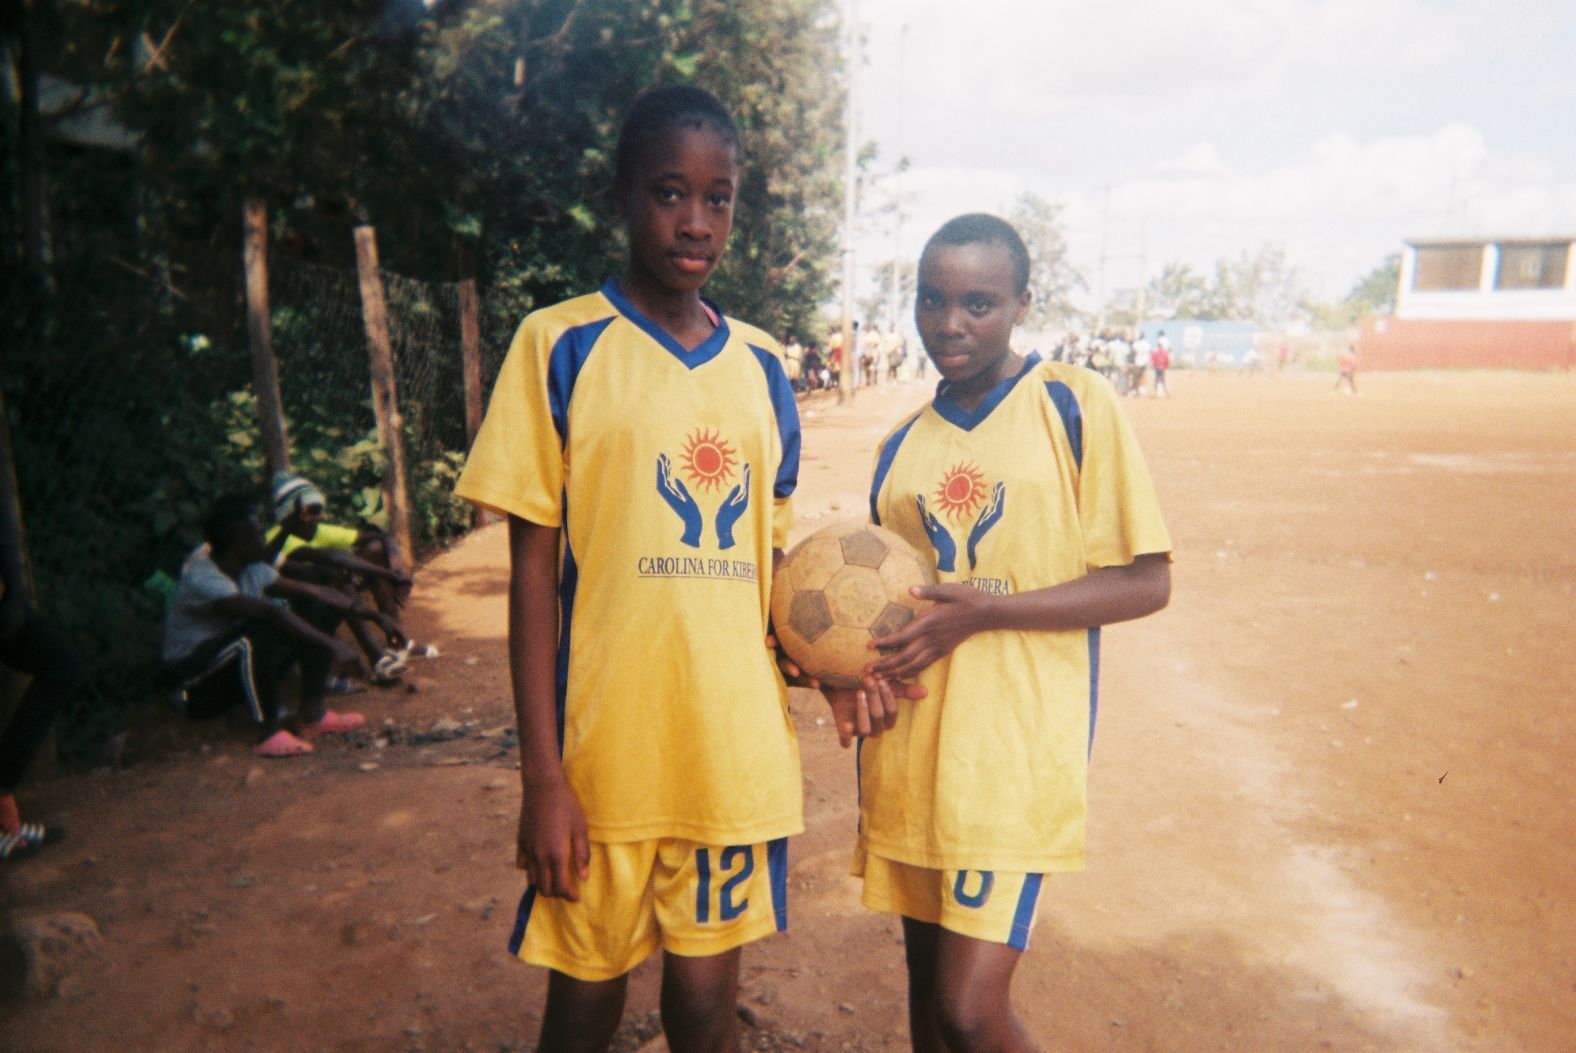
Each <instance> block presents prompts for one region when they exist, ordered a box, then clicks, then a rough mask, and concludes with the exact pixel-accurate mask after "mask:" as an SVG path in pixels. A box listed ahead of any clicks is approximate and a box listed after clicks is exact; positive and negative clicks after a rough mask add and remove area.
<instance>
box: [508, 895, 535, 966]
mask: <svg viewBox="0 0 1576 1053" xmlns="http://www.w3.org/2000/svg"><path fill="white" fill-rule="evenodd" d="M535 905H536V886H535V885H532V886H531V887H530V888H527V889H526V890H525V895H523V896H521V897H520V909H518V910H516V911H515V912H514V931H513V932H511V933H509V953H510V954H512V955H514V956H515V957H519V955H520V944H522V943H524V942H525V925H526V922H528V921H530V920H531V908H532V907H534V906H535Z"/></svg>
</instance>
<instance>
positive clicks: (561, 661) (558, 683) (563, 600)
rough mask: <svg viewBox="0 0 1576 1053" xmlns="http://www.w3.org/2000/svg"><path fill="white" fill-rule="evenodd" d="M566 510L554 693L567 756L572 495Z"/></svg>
mask: <svg viewBox="0 0 1576 1053" xmlns="http://www.w3.org/2000/svg"><path fill="white" fill-rule="evenodd" d="M562 502H563V509H564V513H563V515H564V518H563V523H564V530H563V531H562V532H561V533H562V536H563V539H564V561H563V567H562V569H561V570H560V571H559V577H558V662H557V667H556V668H557V672H556V673H555V675H554V678H553V679H554V685H553V687H554V693H555V695H556V696H557V698H556V707H555V708H556V709H557V715H558V755H559V756H560V757H562V756H563V755H564V720H565V713H564V711H565V709H566V708H567V706H568V699H569V640H570V637H571V636H573V634H574V626H575V621H574V617H575V586H577V585H578V584H579V583H580V565H579V564H578V563H576V562H575V552H574V549H573V548H571V547H570V545H569V529H568V527H569V495H568V494H567V493H565V494H564V496H563V498H562Z"/></svg>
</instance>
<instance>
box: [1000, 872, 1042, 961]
mask: <svg viewBox="0 0 1576 1053" xmlns="http://www.w3.org/2000/svg"><path fill="white" fill-rule="evenodd" d="M1044 877H1045V875H1044V874H1025V875H1024V876H1023V891H1022V892H1020V893H1018V909H1017V910H1016V911H1014V912H1013V915H1012V934H1011V935H1009V936H1008V937H1007V946H1009V947H1011V948H1013V949H1015V950H1019V951H1023V950H1027V949H1028V947H1029V927H1030V926H1031V925H1032V924H1034V904H1035V903H1036V902H1037V901H1038V900H1039V898H1040V881H1041V880H1042V879H1043V878H1044Z"/></svg>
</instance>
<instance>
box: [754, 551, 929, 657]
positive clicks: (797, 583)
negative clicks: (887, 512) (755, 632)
mask: <svg viewBox="0 0 1576 1053" xmlns="http://www.w3.org/2000/svg"><path fill="white" fill-rule="evenodd" d="M935 583H936V572H935V569H934V568H933V567H932V566H931V565H930V563H929V561H927V560H925V559H923V558H921V557H920V555H919V553H917V552H915V551H914V549H913V548H912V547H910V545H909V544H908V542H906V541H904V540H903V539H902V538H901V537H899V536H898V535H896V534H894V533H892V531H890V530H884V529H882V528H881V527H878V526H872V525H871V524H869V523H861V522H857V521H850V522H846V523H834V524H833V525H831V526H829V527H825V528H823V529H821V530H818V531H816V532H815V533H814V534H811V535H810V536H809V537H807V538H805V539H804V540H803V541H801V542H799V544H797V545H795V546H794V547H793V549H792V551H790V552H789V553H788V555H787V557H786V558H785V559H784V560H783V563H782V566H780V567H778V568H777V576H776V580H775V581H773V582H772V623H773V624H774V626H775V627H776V630H777V639H778V641H779V642H780V643H781V644H782V646H783V650H785V651H787V652H788V657H790V658H792V659H793V660H794V661H795V662H796V663H798V665H799V668H800V669H803V670H804V671H805V672H806V673H808V674H809V675H810V676H813V677H815V678H816V679H817V680H819V681H820V682H821V683H822V684H824V685H826V686H828V687H844V688H849V687H858V686H859V676H860V674H861V673H863V672H864V670H865V666H867V665H869V664H870V663H871V662H872V661H874V660H875V658H876V657H877V656H876V654H875V653H874V652H872V651H871V650H870V648H869V646H867V645H868V644H869V643H870V641H871V640H872V639H874V638H875V637H878V636H886V635H888V634H889V633H894V632H896V631H897V630H899V629H901V628H903V626H905V625H907V624H908V623H909V620H910V619H911V618H913V617H914V615H915V614H916V613H918V612H919V611H921V610H923V609H924V608H925V607H927V606H929V603H928V602H926V601H923V600H916V599H915V598H914V597H912V596H910V595H909V594H908V590H909V589H910V588H911V587H912V586H915V585H934V584H935Z"/></svg>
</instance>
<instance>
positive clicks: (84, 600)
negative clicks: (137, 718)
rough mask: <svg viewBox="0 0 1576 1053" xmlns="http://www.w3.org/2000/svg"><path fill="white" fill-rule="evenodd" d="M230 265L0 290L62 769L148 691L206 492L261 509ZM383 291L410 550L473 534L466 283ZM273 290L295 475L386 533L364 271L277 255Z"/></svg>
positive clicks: (400, 281) (0, 366) (489, 306)
mask: <svg viewBox="0 0 1576 1053" xmlns="http://www.w3.org/2000/svg"><path fill="white" fill-rule="evenodd" d="M239 257H240V253H239V252H236V253H235V254H234V259H233V260H232V259H230V258H229V257H224V258H215V259H214V260H212V261H210V263H211V266H209V267H206V268H194V269H193V270H192V272H191V273H190V274H187V275H179V276H171V275H148V274H144V273H140V272H136V271H134V270H128V269H127V268H125V267H121V268H119V269H117V268H116V266H115V264H114V262H113V261H108V262H106V261H103V260H100V261H97V262H98V266H97V267H96V268H94V273H92V274H88V273H85V274H84V275H83V276H82V280H80V281H77V280H74V278H73V276H72V275H57V276H56V279H55V284H54V286H53V287H52V288H50V289H48V290H42V291H41V290H38V289H33V290H26V289H21V288H14V289H12V290H10V291H9V292H8V294H7V296H6V297H5V301H4V303H3V306H4V307H5V308H6V309H7V310H8V313H9V318H10V322H9V328H10V330H11V332H10V333H9V334H7V335H8V337H9V339H8V345H9V346H8V347H7V349H6V352H5V355H4V357H3V359H0V390H3V392H4V397H5V409H6V418H7V424H8V426H9V428H10V435H11V441H12V449H13V460H14V463H15V468H16V474H17V481H18V491H19V496H20V503H21V508H22V514H23V521H24V526H25V529H26V533H27V541H28V549H29V556H30V559H31V567H32V571H33V576H34V582H35V586H36V593H37V597H38V601H39V606H40V609H41V610H42V611H43V613H44V615H45V616H46V617H47V618H48V619H49V620H50V621H52V622H54V623H55V624H56V625H57V626H59V627H60V628H61V629H62V630H64V631H65V633H66V634H67V635H68V636H69V637H70V638H71V639H72V640H73V641H74V643H75V644H76V646H77V648H78V650H79V651H80V652H81V653H82V655H83V657H84V659H85V662H86V664H87V667H88V668H87V673H88V682H89V687H88V689H87V690H86V691H85V692H84V693H83V694H82V696H81V697H80V698H79V699H78V700H77V701H76V702H75V703H74V705H73V711H72V712H69V713H67V714H66V716H65V719H63V720H62V721H61V723H60V725H59V727H58V732H59V735H60V743H61V753H62V754H63V755H64V756H65V757H66V759H67V760H68V761H73V762H84V761H86V762H91V761H92V760H93V758H94V757H95V755H96V749H97V744H98V743H99V742H101V741H103V740H104V738H105V737H106V736H107V735H109V734H111V733H112V732H113V731H115V730H117V729H118V728H119V727H120V726H121V725H122V724H124V723H125V721H126V719H127V717H128V711H129V710H131V709H134V708H136V707H138V706H142V705H146V704H147V703H148V702H149V701H150V700H152V699H154V698H156V696H157V691H156V689H155V676H154V674H155V672H156V668H157V659H158V648H159V639H160V634H161V631H162V620H163V615H164V603H165V600H166V597H167V594H168V587H169V584H170V582H171V581H172V580H173V579H174V578H175V577H177V576H178V573H179V567H180V564H181V562H182V560H183V559H184V557H185V555H186V554H187V553H188V552H189V551H190V550H191V548H192V547H193V546H195V545H196V544H197V543H198V542H199V541H200V533H201V527H202V519H203V517H204V515H205V513H206V510H207V508H208V506H209V504H210V503H211V502H212V500H213V499H214V498H215V497H217V496H218V495H220V494H222V493H227V492H235V491H247V492H252V493H255V494H257V495H258V497H259V504H260V507H263V509H264V512H265V513H266V512H267V509H266V506H262V500H261V499H262V498H263V496H264V495H265V492H266V486H267V480H266V479H265V478H264V475H265V468H264V460H263V453H262V442H261V435H260V426H259V420H258V416H257V400H256V398H255V396H254V394H253V392H252V385H251V366H250V360H249V357H248V351H247V345H246V340H245V333H244V325H243V317H244V315H243V312H242V290H243V284H242V283H243V277H242V273H241V266H240V259H239ZM106 272H110V273H111V274H112V278H111V279H110V280H104V279H103V275H104V274H105V273H106ZM383 281H384V284H385V295H386V298H387V303H388V325H389V332H390V338H391V343H392V345H393V354H394V364H395V376H396V390H397V396H398V400H399V408H400V414H401V417H402V419H403V429H402V434H403V440H404V443H405V458H404V459H405V465H406V475H407V479H406V487H407V491H408V493H409V495H410V506H411V517H410V518H411V534H412V539H413V542H414V544H415V545H416V547H417V549H418V553H417V554H418V555H420V553H421V552H423V551H430V550H431V549H432V548H434V547H438V546H441V545H442V544H444V543H445V542H447V541H448V540H449V539H451V538H453V537H455V536H457V535H458V534H459V533H461V532H463V531H464V530H465V529H467V527H468V525H469V522H470V518H469V510H468V509H467V508H465V507H463V506H462V505H461V504H460V503H459V502H457V501H455V500H454V498H453V496H452V490H453V482H454V479H455V477H456V476H457V474H458V471H459V469H460V467H461V466H462V465H463V461H464V454H465V450H466V448H467V435H466V426H465V393H464V387H463V380H462V367H461V351H460V285H459V283H452V282H430V281H420V280H416V279H412V278H409V277H405V276H402V275H397V274H392V273H384V274H383ZM269 285H270V290H269V292H270V316H271V320H272V328H273V345H274V353H275V357H276V358H277V361H278V366H279V378H280V389H281V397H282V401H283V407H284V413H285V417H286V421H287V426H288V429H289V439H290V452H291V460H292V464H293V467H294V469H295V470H296V471H297V472H299V473H300V474H302V475H305V476H307V477H308V478H310V479H312V480H313V481H314V482H315V483H317V484H318V486H319V487H320V488H321V489H322V490H323V491H324V493H325V495H326V496H327V498H328V501H329V509H330V518H331V520H333V521H336V522H341V523H346V524H348V525H354V524H356V523H357V522H358V521H365V522H370V523H374V524H376V525H379V526H385V527H386V526H387V519H386V515H387V512H386V507H385V503H384V498H383V483H384V463H385V461H384V452H383V450H382V449H381V447H380V445H379V443H378V440H377V429H376V422H375V419H374V415H373V408H372V394H371V377H370V367H369V361H368V352H367V342H366V337H365V332H364V329H363V324H362V316H361V301H360V290H359V284H358V280H357V275H356V272H355V270H354V269H352V268H339V267H330V266H323V265H318V264H312V263H304V262H301V261H298V260H294V259H290V258H288V257H283V256H281V255H280V254H275V256H274V258H273V259H271V260H270V280H269ZM41 293H42V295H41ZM501 299H502V298H501V297H498V296H490V295H489V294H488V292H487V290H485V289H483V290H481V312H480V319H479V320H480V326H481V347H482V355H481V359H482V389H483V392H484V393H485V392H486V391H488V390H490V389H491V385H492V382H493V380H494V379H495V378H496V376H497V371H498V368H499V366H500V365H501V361H502V356H503V353H504V351H505V349H506V347H507V343H508V339H509V336H510V333H511V328H510V327H511V326H512V325H513V324H514V320H515V319H513V318H512V315H513V314H515V313H517V312H514V311H513V310H512V309H511V308H510V307H509V306H507V305H505V304H503V303H501V302H500V301H501Z"/></svg>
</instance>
